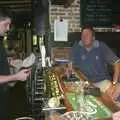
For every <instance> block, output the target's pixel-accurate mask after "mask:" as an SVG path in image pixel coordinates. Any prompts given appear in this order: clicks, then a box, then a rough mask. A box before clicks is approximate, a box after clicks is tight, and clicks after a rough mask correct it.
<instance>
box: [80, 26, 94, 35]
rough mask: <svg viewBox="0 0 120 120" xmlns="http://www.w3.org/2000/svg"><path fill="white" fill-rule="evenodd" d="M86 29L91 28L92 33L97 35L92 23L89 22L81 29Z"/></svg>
mask: <svg viewBox="0 0 120 120" xmlns="http://www.w3.org/2000/svg"><path fill="white" fill-rule="evenodd" d="M84 29H89V30H91V31H92V33H93V35H95V31H94V29H93V27H92V25H89V24H86V25H84V26H83V27H82V29H81V32H83V30H84Z"/></svg>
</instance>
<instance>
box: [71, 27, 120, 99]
mask: <svg viewBox="0 0 120 120" xmlns="http://www.w3.org/2000/svg"><path fill="white" fill-rule="evenodd" d="M71 61H72V65H73V67H74V68H78V69H79V70H80V71H81V72H82V73H83V74H84V75H85V76H86V77H87V78H88V79H89V80H90V81H91V82H92V83H93V84H94V85H95V86H97V87H99V88H100V89H101V91H102V92H106V91H108V90H109V95H113V94H112V92H113V91H112V90H113V89H111V90H110V88H113V86H115V85H116V84H118V77H119V65H118V64H117V63H118V62H119V61H120V60H119V58H118V57H117V56H116V55H115V54H114V53H113V51H112V50H111V49H110V48H109V47H108V46H107V45H106V44H104V43H103V42H101V41H98V40H94V30H93V28H92V27H91V26H88V25H87V26H85V27H83V29H82V31H81V40H80V41H79V43H77V44H75V45H74V46H73V48H72V50H71ZM108 65H112V66H113V71H114V72H113V76H110V73H109V70H108ZM114 95H115V94H114ZM114 95H113V97H114Z"/></svg>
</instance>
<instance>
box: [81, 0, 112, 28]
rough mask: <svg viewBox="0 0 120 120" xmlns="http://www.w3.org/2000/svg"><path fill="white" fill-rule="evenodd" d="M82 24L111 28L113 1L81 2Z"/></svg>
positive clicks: (93, 0)
mask: <svg viewBox="0 0 120 120" xmlns="http://www.w3.org/2000/svg"><path fill="white" fill-rule="evenodd" d="M80 23H81V25H82V26H83V25H85V24H91V25H93V26H94V27H111V26H112V0H80Z"/></svg>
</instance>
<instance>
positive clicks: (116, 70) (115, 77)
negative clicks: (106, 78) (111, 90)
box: [113, 63, 120, 84]
mask: <svg viewBox="0 0 120 120" xmlns="http://www.w3.org/2000/svg"><path fill="white" fill-rule="evenodd" d="M113 72H114V73H113V83H114V84H116V83H117V82H118V78H119V72H120V67H119V64H118V63H116V64H114V65H113Z"/></svg>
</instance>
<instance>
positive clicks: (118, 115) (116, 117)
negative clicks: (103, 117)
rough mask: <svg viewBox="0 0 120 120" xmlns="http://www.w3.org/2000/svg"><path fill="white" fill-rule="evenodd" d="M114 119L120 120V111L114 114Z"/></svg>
mask: <svg viewBox="0 0 120 120" xmlns="http://www.w3.org/2000/svg"><path fill="white" fill-rule="evenodd" d="M112 117H113V120H120V111H118V112H116V113H113V115H112Z"/></svg>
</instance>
